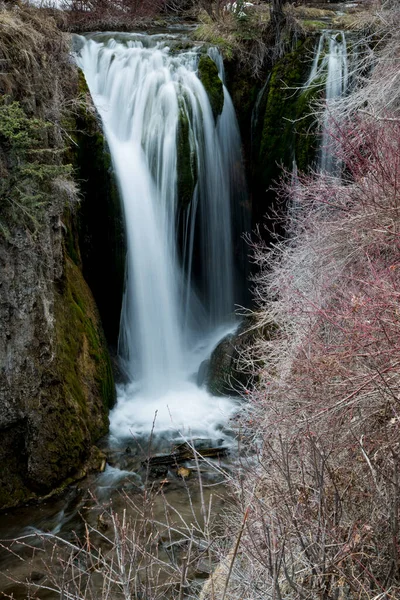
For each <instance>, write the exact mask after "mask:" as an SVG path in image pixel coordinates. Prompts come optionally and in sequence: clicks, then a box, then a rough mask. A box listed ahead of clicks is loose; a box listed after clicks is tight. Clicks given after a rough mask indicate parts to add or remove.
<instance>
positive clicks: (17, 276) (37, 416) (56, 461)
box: [0, 216, 113, 508]
mask: <svg viewBox="0 0 400 600" xmlns="http://www.w3.org/2000/svg"><path fill="white" fill-rule="evenodd" d="M63 235H64V228H63V226H62V222H61V219H60V218H59V217H55V216H54V217H52V218H50V219H49V220H48V223H47V224H46V226H45V227H44V228H43V229H42V230H41V232H40V234H39V235H38V239H36V240H34V239H33V237H32V235H31V234H29V233H28V232H27V231H19V232H17V233H15V235H14V236H13V237H12V238H11V239H9V240H8V241H4V240H2V241H0V289H1V305H0V330H1V331H2V332H3V333H2V336H1V338H0V364H1V372H0V439H1V445H0V462H1V469H0V508H5V507H7V506H13V505H16V504H19V503H21V502H23V501H26V500H28V499H29V498H32V497H35V496H36V495H37V494H40V495H42V494H47V493H49V492H50V491H51V490H52V489H54V488H55V487H57V486H59V485H60V484H62V483H63V482H65V480H66V479H68V478H69V477H70V476H73V474H74V472H75V471H76V470H77V469H78V468H79V466H80V464H81V463H82V461H84V460H85V459H86V457H87V455H88V453H89V451H90V448H91V446H92V444H93V443H94V441H95V440H96V439H98V438H99V437H100V436H101V435H103V434H104V433H105V432H106V431H107V427H108V418H107V411H108V406H107V405H108V404H110V403H112V400H113V381H112V374H111V368H110V366H109V359H108V355H107V350H106V346H105V343H104V337H103V334H102V330H101V326H100V321H99V318H98V316H97V312H96V307H95V305H94V301H93V299H92V297H91V293H90V291H89V289H88V288H87V285H86V283H85V281H84V280H83V277H82V274H81V272H80V270H79V269H78V268H77V267H76V266H75V265H73V264H72V262H71V261H70V259H69V258H68V256H67V255H66V253H65V252H64V250H63V247H64V244H63Z"/></svg>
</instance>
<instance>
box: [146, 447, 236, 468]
mask: <svg viewBox="0 0 400 600" xmlns="http://www.w3.org/2000/svg"><path fill="white" fill-rule="evenodd" d="M196 453H197V455H198V456H202V457H204V458H220V457H221V456H226V455H227V454H228V448H226V447H224V446H219V447H218V448H212V447H209V448H195V449H193V448H192V447H191V446H190V445H189V444H186V443H184V444H180V445H179V446H177V447H176V448H175V450H174V451H173V452H171V453H170V454H161V455H160V454H158V455H155V456H150V457H149V458H147V459H146V460H145V461H143V462H142V465H143V466H150V467H156V466H166V467H169V466H176V465H178V464H179V463H182V462H185V461H186V460H193V459H194V458H195V454H196Z"/></svg>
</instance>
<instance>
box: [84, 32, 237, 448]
mask: <svg viewBox="0 0 400 600" xmlns="http://www.w3.org/2000/svg"><path fill="white" fill-rule="evenodd" d="M79 44H80V46H81V47H80V50H79V52H78V55H77V60H78V64H79V66H80V67H81V68H82V70H83V71H84V74H85V77H86V80H87V83H88V86H89V89H90V92H91V94H92V97H93V100H94V102H95V105H96V107H97V109H98V111H99V113H100V115H101V118H102V121H103V125H104V131H105V135H106V139H107V142H108V144H109V147H110V152H111V156H112V160H113V165H114V170H115V174H116V177H117V181H118V185H119V189H120V194H121V198H122V201H123V207H124V214H125V221H126V232H127V246H128V249H127V269H126V285H125V293H124V299H123V307H122V316H121V328H120V340H119V354H120V357H121V359H122V361H123V364H124V367H125V370H126V372H127V375H128V377H129V383H128V384H127V385H125V386H121V387H120V388H119V390H118V403H117V406H116V408H115V409H114V411H113V412H112V413H111V432H112V433H113V434H115V435H116V436H124V435H129V434H130V432H131V431H136V432H138V431H148V430H149V429H150V428H151V425H152V421H153V419H154V415H155V411H156V410H157V411H158V415H157V420H156V427H158V428H159V429H166V428H170V427H171V426H172V427H173V428H174V429H181V428H183V427H190V428H191V432H192V433H193V432H195V431H196V430H201V431H203V432H204V431H205V430H209V429H210V428H213V427H214V426H215V425H217V424H218V423H219V422H221V417H222V414H221V413H223V414H224V416H225V417H226V416H227V415H228V414H229V413H230V412H231V410H232V402H231V401H230V400H228V399H219V400H217V399H215V398H212V397H211V396H209V395H208V394H207V393H206V391H205V390H201V389H199V388H197V386H196V385H195V384H194V383H192V380H193V377H194V375H195V374H196V372H197V370H198V368H199V365H200V363H201V362H202V360H204V358H206V356H207V353H209V352H210V350H211V349H212V347H213V345H215V343H216V341H217V340H218V339H219V338H220V337H221V336H222V334H223V333H225V332H227V330H228V328H231V329H232V327H233V326H234V322H233V320H232V313H233V309H234V303H235V285H234V279H235V277H234V265H233V248H232V246H233V243H232V231H233V229H232V209H231V204H232V195H233V192H234V186H236V188H238V186H239V183H238V182H239V181H240V186H242V189H244V188H243V180H244V176H243V170H242V167H241V150H240V148H241V145H240V135H239V131H238V126H237V121H236V116H235V113H234V109H233V105H232V101H231V99H230V97H229V94H228V92H227V90H226V89H225V88H224V98H225V103H224V108H223V112H222V114H221V116H220V117H219V118H218V119H217V123H216V122H215V119H214V116H213V113H212V110H211V106H210V102H209V98H208V95H207V93H206V91H205V89H204V87H203V85H202V83H201V81H200V80H199V78H198V77H197V74H196V71H197V65H198V61H199V53H198V52H197V51H196V50H191V51H185V52H181V53H175V54H173V53H172V52H171V51H170V48H169V47H168V40H165V39H161V37H160V36H145V35H140V34H135V35H133V34H122V35H121V34H118V36H114V38H110V36H108V39H106V38H105V37H104V35H101V34H95V35H91V36H88V37H79ZM216 56H217V55H216ZM217 58H218V56H217ZM221 65H222V67H221ZM218 67H219V69H220V76H221V78H223V73H222V72H221V68H223V64H222V61H221V60H218ZM182 121H183V122H185V123H186V124H187V125H188V127H187V129H188V143H189V148H190V162H191V165H192V175H193V176H195V177H196V178H197V183H196V185H195V189H194V194H193V198H192V201H191V202H190V204H189V207H188V208H182V207H181V206H179V202H178V173H177V168H178V162H179V156H178V150H177V139H178V134H179V128H180V127H181V123H182ZM236 192H237V190H236ZM182 213H183V218H182ZM178 220H180V222H182V223H183V224H184V225H183V230H184V231H183V236H182V237H183V242H182V244H181V246H183V247H181V248H180V249H179V244H178V232H177V227H176V224H177V222H178ZM180 250H181V251H180ZM198 256H200V257H201V265H200V268H199V267H198V265H197V263H198V262H199V258H198ZM196 269H197V271H200V273H201V275H200V280H199V278H197V280H196V281H195V279H196V278H195V275H194V273H195V271H196Z"/></svg>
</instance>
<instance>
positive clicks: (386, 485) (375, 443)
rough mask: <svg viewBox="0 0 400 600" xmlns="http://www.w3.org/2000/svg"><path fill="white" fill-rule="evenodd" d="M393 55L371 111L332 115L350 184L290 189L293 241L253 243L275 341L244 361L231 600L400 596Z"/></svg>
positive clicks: (399, 292) (399, 247)
mask: <svg viewBox="0 0 400 600" xmlns="http://www.w3.org/2000/svg"><path fill="white" fill-rule="evenodd" d="M397 14H398V13H397ZM390 33H391V35H388V38H389V42H388V43H389V44H391V48H392V60H393V61H396V56H398V51H399V48H400V45H399V40H398V39H396V36H397V34H396V32H395V33H394V34H393V32H390ZM397 37H398V36H397ZM386 48H387V47H386ZM393 49H397V50H396V51H395V52H393ZM384 56H385V62H384V63H382V65H383V66H382V68H381V67H380V61H381V60H383V59H382V58H381V59H379V57H378V60H377V67H376V69H375V71H374V73H373V74H372V78H371V81H370V82H369V84H368V85H369V88H368V85H367V87H366V88H365V96H364V104H363V107H362V108H361V110H360V109H358V110H356V109H355V107H356V104H357V101H358V100H354V97H349V98H348V100H347V102H348V105H349V107H351V108H349V110H348V111H347V112H346V111H344V114H345V115H346V116H347V118H346V119H345V120H344V121H343V120H342V122H340V121H336V123H335V128H334V134H333V135H334V136H335V138H336V141H337V143H336V144H335V146H337V150H336V151H337V158H338V159H339V160H340V162H341V164H342V165H343V175H342V177H341V178H336V177H330V176H328V175H325V174H322V173H315V174H313V175H312V176H299V177H298V178H297V179H296V180H295V181H293V180H292V182H291V183H287V184H283V185H282V186H281V191H280V193H281V195H282V196H283V197H284V198H286V199H289V200H290V206H291V207H292V210H291V211H290V218H289V222H288V236H287V238H286V239H285V240H284V241H281V242H277V244H276V245H275V246H273V247H272V248H271V249H268V250H267V249H266V248H265V247H263V246H259V245H256V246H255V248H254V252H255V260H256V262H257V263H258V265H259V268H260V272H259V275H258V277H257V279H256V300H257V302H258V309H257V314H258V322H259V326H260V330H262V328H263V326H268V324H271V323H273V324H274V329H273V330H274V335H273V336H272V337H269V339H265V338H263V337H262V336H260V337H259V339H258V341H257V343H256V344H255V346H253V347H252V348H251V349H250V351H249V354H248V356H247V357H245V358H244V368H246V369H247V370H253V372H254V373H255V374H256V375H257V376H258V378H259V385H258V387H257V389H256V391H254V392H252V393H251V394H250V396H247V398H249V399H250V401H249V403H248V404H247V406H246V409H245V410H244V415H243V420H242V429H243V431H244V435H246V436H247V438H250V439H254V441H255V444H254V449H255V450H256V458H254V455H253V456H250V458H249V461H248V464H246V465H245V469H246V476H245V477H244V478H242V479H241V481H240V484H238V488H237V493H238V498H239V501H240V503H241V506H242V507H243V510H244V509H245V508H248V507H249V509H250V510H249V518H248V520H247V526H246V531H245V533H244V536H243V540H244V541H243V542H242V550H241V553H240V554H238V557H237V559H236V564H235V568H234V569H233V575H232V577H231V594H230V596H229V597H230V598H241V597H246V598H251V599H252V600H256V599H257V600H258V599H260V600H261V598H262V599H265V598H277V599H281V598H282V599H283V598H290V599H297V598H299V599H300V598H304V599H317V598H322V599H326V600H328V599H329V600H331V599H343V600H344V599H346V600H353V599H354V600H355V599H356V598H357V599H361V598H362V599H366V600H367V599H368V600H372V599H374V600H378V599H382V600H383V599H392V598H393V599H394V598H398V597H400V567H399V565H400V524H399V519H400V115H399V110H398V106H397V105H396V104H395V103H393V102H392V98H389V99H387V101H385V99H384V98H383V97H382V96H379V98H377V96H376V90H377V89H378V85H377V81H378V80H379V78H381V88H382V89H384V88H385V89H391V87H390V85H389V82H388V81H387V78H388V77H389V78H391V79H392V78H393V69H392V65H391V64H390V57H388V55H387V50H386V54H384ZM388 61H389V62H388ZM397 68H398V67H397ZM396 76H397V75H396ZM368 89H369V91H370V92H371V93H370V95H368V94H369V92H368ZM355 94H356V95H358V97H359V98H361V95H360V94H361V92H360V91H358V90H357V91H356V92H355ZM389 100H390V101H389ZM343 102H344V101H343ZM385 105H386V106H387V107H388V109H387V110H383V107H384V106H385ZM366 106H367V109H365V107H366ZM342 107H343V104H342ZM389 108H390V110H389Z"/></svg>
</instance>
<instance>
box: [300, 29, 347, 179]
mask: <svg viewBox="0 0 400 600" xmlns="http://www.w3.org/2000/svg"><path fill="white" fill-rule="evenodd" d="M348 82H349V72H348V56H347V45H346V37H345V34H344V33H343V32H332V31H325V32H323V33H322V35H321V37H320V39H319V43H318V48H317V51H316V53H315V57H314V61H313V65H312V69H311V73H310V76H309V78H308V81H307V83H306V86H305V87H306V88H310V87H312V86H318V87H319V86H321V83H324V86H325V98H326V108H325V113H324V123H323V127H322V142H321V148H320V153H319V160H318V168H319V170H320V171H324V172H325V173H328V174H330V175H338V173H339V171H340V164H338V161H337V160H336V159H335V157H334V156H333V153H332V151H331V144H332V132H334V130H335V126H336V125H337V123H336V122H335V120H334V119H333V116H332V115H333V110H332V109H333V106H334V103H335V101H337V100H338V99H340V98H341V97H342V96H343V95H344V94H345V93H346V91H347V89H348Z"/></svg>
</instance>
